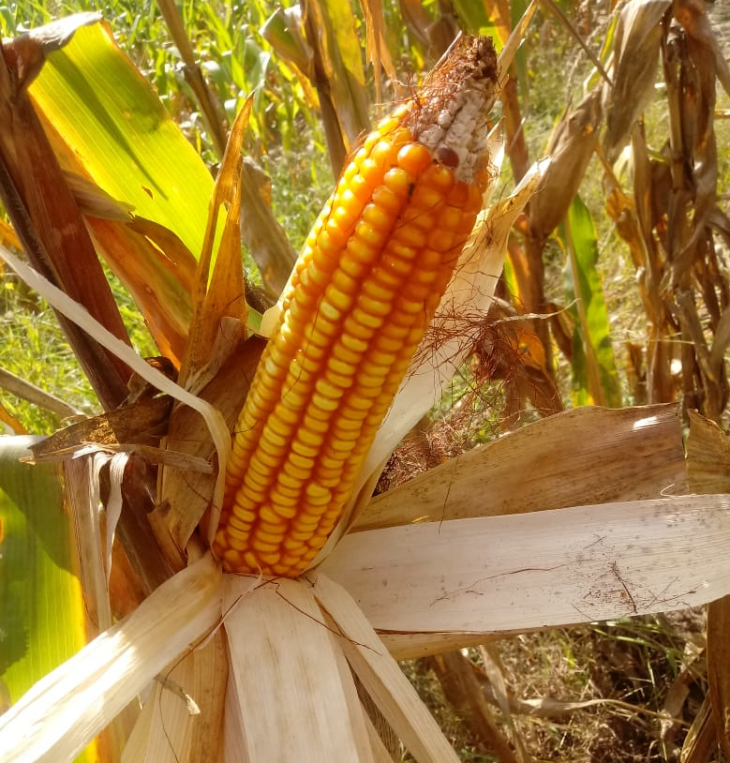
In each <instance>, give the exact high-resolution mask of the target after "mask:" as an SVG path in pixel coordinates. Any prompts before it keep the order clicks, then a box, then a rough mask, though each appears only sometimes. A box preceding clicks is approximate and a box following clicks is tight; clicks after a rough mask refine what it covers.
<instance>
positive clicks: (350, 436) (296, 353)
mask: <svg viewBox="0 0 730 763" xmlns="http://www.w3.org/2000/svg"><path fill="white" fill-rule="evenodd" d="M497 74H498V72H497V59H496V54H495V51H494V48H493V46H492V43H491V40H489V39H487V38H474V37H465V38H462V39H460V40H459V41H458V42H457V43H455V45H454V46H453V47H452V49H451V50H450V51H449V53H447V55H446V56H445V57H444V58H443V59H442V61H441V62H439V64H438V65H437V66H436V67H435V69H434V70H433V71H432V72H431V73H430V75H429V76H428V78H427V80H426V81H425V83H424V85H423V87H422V88H421V89H420V90H419V91H418V92H417V93H416V94H415V95H414V96H413V97H412V98H411V99H409V100H408V101H407V102H405V103H403V104H401V105H399V106H398V107H397V108H396V109H395V111H394V112H393V113H392V114H391V116H389V117H387V118H386V119H384V120H383V121H382V122H381V123H380V124H379V125H378V127H377V129H376V130H375V131H374V132H373V133H371V134H370V135H369V136H368V137H367V138H366V139H365V141H364V143H363V144H362V147H361V148H360V149H359V150H357V151H356V152H355V153H354V155H353V156H352V158H351V160H350V162H349V164H348V165H347V167H346V168H345V170H344V172H343V174H342V176H341V178H340V180H339V182H338V184H337V187H336V189H335V192H334V194H333V196H332V197H331V198H330V200H329V201H328V202H327V204H326V205H325V208H324V210H323V211H322V213H321V215H320V217H319V218H318V220H317V222H316V223H315V225H314V227H313V229H312V231H311V233H310V234H309V237H308V239H307V242H306V244H305V246H304V249H303V251H302V253H301V255H300V257H299V259H298V261H297V263H296V265H295V268H294V271H293V273H292V275H291V278H290V280H289V283H288V284H287V286H286V288H285V290H284V293H283V294H282V298H281V300H280V305H281V308H282V309H281V315H280V319H279V324H278V327H277V328H276V330H275V331H274V332H273V334H272V338H271V341H270V342H269V344H268V345H267V348H266V350H265V352H264V354H263V356H262V358H261V361H260V364H259V366H258V369H257V372H256V376H255V378H254V381H253V384H252V386H251V391H250V393H249V395H248V398H247V399H246V402H245V405H244V407H243V410H242V411H241V414H240V416H239V418H238V421H237V424H236V427H235V431H234V437H233V447H232V454H231V457H230V460H229V463H228V468H227V472H226V489H225V497H224V504H223V511H222V516H221V524H220V527H219V529H218V532H217V535H216V538H215V542H214V550H215V552H216V554H217V555H218V556H219V558H221V560H222V562H223V566H224V568H225V569H226V570H228V571H233V572H250V573H263V574H267V575H283V576H288V577H296V576H297V575H299V574H300V573H301V572H303V571H304V570H305V569H306V568H307V566H308V565H309V564H310V563H311V561H312V560H313V559H314V557H315V556H316V555H317V553H318V552H319V550H320V549H321V548H322V546H323V545H324V543H325V541H326V540H327V538H328V536H329V535H330V533H331V532H332V530H333V529H334V527H335V525H336V523H337V522H338V520H339V519H340V517H341V516H342V513H343V511H344V508H345V505H346V503H347V501H348V499H349V498H350V496H351V493H352V491H353V488H354V484H355V481H356V479H357V476H358V473H359V471H360V470H361V468H362V465H363V461H364V459H365V457H366V455H367V453H368V450H369V449H370V446H371V445H372V442H373V438H374V436H375V433H376V432H377V430H378V427H379V426H380V424H381V422H382V420H383V418H384V416H385V414H386V413H387V411H388V409H389V407H390V405H391V403H392V401H393V398H394V396H395V394H396V392H397V390H398V387H399V386H400V384H401V381H402V380H403V377H404V375H405V373H406V371H407V369H408V366H409V364H410V361H411V359H412V357H413V355H414V353H415V351H416V348H417V347H418V344H419V342H420V341H421V339H422V337H423V335H424V332H425V330H426V328H427V327H428V324H429V322H430V321H431V319H432V317H433V315H434V312H435V311H436V307H437V306H438V303H439V301H440V299H441V297H442V295H443V293H444V290H445V289H446V286H447V284H448V282H449V279H450V278H451V275H452V273H453V270H454V266H455V265H456V262H457V260H458V257H459V255H460V253H461V250H462V248H463V246H464V243H465V242H466V240H467V238H468V236H469V234H470V232H471V230H472V227H473V226H474V222H475V220H476V217H477V214H478V213H479V211H480V209H481V206H482V197H483V194H484V191H485V189H486V187H487V184H488V183H489V181H490V179H491V175H490V168H489V157H488V154H487V150H486V142H487V115H488V112H489V110H490V109H491V107H492V105H493V103H494V98H495V95H496V92H497Z"/></svg>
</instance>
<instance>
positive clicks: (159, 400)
mask: <svg viewBox="0 0 730 763" xmlns="http://www.w3.org/2000/svg"><path fill="white" fill-rule="evenodd" d="M171 405H172V398H171V397H168V396H167V395H160V396H157V397H142V398H141V399H139V400H137V401H136V402H134V403H130V404H129V405H123V406H121V407H119V408H116V409H115V410H113V411H109V413H103V414H101V415H100V416H94V417H92V418H90V419H85V420H84V421H80V422H78V423H76V424H71V426H68V427H66V428H65V429H61V430H59V431H58V432H56V433H55V434H52V435H51V436H50V437H48V438H46V439H45V440H43V441H42V442H39V443H38V444H36V445H32V446H31V448H30V449H31V451H32V453H33V457H32V459H28V460H29V461H31V463H42V462H44V461H58V460H59V459H62V458H65V457H68V456H70V455H71V454H73V453H74V452H76V451H77V450H79V449H80V448H83V447H84V446H86V445H88V444H89V443H95V444H97V445H110V446H117V445H122V444H131V443H134V444H140V445H154V444H157V441H158V440H159V438H160V436H161V434H163V433H164V431H163V430H164V428H165V425H166V422H167V417H168V415H169V413H170V407H171Z"/></svg>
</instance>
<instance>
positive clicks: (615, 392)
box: [566, 196, 621, 407]
mask: <svg viewBox="0 0 730 763" xmlns="http://www.w3.org/2000/svg"><path fill="white" fill-rule="evenodd" d="M567 229H568V251H569V262H570V272H569V274H568V283H567V284H566V292H567V294H566V297H567V299H566V301H567V302H569V303H570V302H573V300H575V302H574V305H573V307H572V308H571V309H572V311H573V313H574V315H575V317H576V319H577V322H576V334H575V341H574V345H573V349H574V356H573V362H574V390H575V389H576V387H577V390H578V392H579V398H578V400H577V401H576V402H580V403H583V402H589V401H590V402H594V403H596V404H599V405H608V406H613V407H618V406H620V405H621V389H620V386H619V380H618V371H617V368H616V359H615V357H614V354H613V346H612V344H611V327H610V322H609V316H608V310H607V308H606V302H605V299H604V296H603V286H602V284H601V278H600V275H599V273H598V271H597V269H596V264H597V262H598V241H597V239H596V232H595V229H594V227H593V220H592V219H591V214H590V212H589V211H588V208H587V207H586V206H585V204H583V202H582V201H581V200H580V197H578V196H576V197H575V199H574V200H573V203H572V204H571V206H570V210H569V213H568V224H567ZM571 287H572V289H571ZM571 291H572V294H571ZM578 329H579V332H580V333H578ZM579 336H580V342H581V344H580V345H579V340H578V337H579ZM581 350H582V352H583V356H584V358H585V370H584V373H585V376H583V369H581V367H580V365H579V362H580V361H579V358H580V352H581ZM576 372H577V373H576ZM576 382H578V383H577V384H576ZM581 390H584V391H587V392H588V394H589V398H588V399H581V398H582V396H583V394H584V392H581Z"/></svg>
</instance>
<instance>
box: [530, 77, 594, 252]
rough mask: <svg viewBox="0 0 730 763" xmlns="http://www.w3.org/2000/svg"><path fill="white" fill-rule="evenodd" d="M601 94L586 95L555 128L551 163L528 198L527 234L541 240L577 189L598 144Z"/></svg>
mask: <svg viewBox="0 0 730 763" xmlns="http://www.w3.org/2000/svg"><path fill="white" fill-rule="evenodd" d="M600 123H601V96H600V92H599V91H598V90H594V91H593V92H592V93H590V94H589V95H587V96H586V97H585V98H584V99H583V101H582V102H581V103H580V104H579V105H578V106H577V107H576V108H575V109H574V110H573V111H571V112H569V113H566V114H565V115H564V116H563V118H562V119H561V120H560V122H559V124H558V126H557V127H556V128H555V130H554V132H553V134H552V136H551V138H550V143H549V144H548V148H547V156H549V157H550V158H551V162H550V166H549V168H548V169H547V171H546V173H545V178H544V180H543V182H542V184H541V186H540V189H539V190H538V191H537V193H536V194H535V195H534V196H533V198H532V200H531V201H530V207H529V209H530V215H529V223H530V234H531V235H532V236H533V237H534V238H535V239H537V241H541V242H543V243H544V241H545V240H546V239H547V237H548V236H549V235H550V234H551V233H552V232H553V230H555V228H556V227H557V226H558V225H559V224H560V222H561V220H563V218H564V217H565V215H566V214H567V212H568V208H569V207H570V203H571V202H572V200H573V197H574V196H575V194H576V193H577V191H578V187H579V186H580V184H581V182H582V180H583V176H584V175H585V171H586V168H587V167H588V163H589V162H590V160H591V157H592V156H593V151H594V150H595V148H596V145H597V144H598V128H599V126H600Z"/></svg>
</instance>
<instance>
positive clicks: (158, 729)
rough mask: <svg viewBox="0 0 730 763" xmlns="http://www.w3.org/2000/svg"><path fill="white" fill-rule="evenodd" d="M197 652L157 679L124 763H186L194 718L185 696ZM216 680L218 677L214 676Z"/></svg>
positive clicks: (124, 756)
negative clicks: (194, 655)
mask: <svg viewBox="0 0 730 763" xmlns="http://www.w3.org/2000/svg"><path fill="white" fill-rule="evenodd" d="M193 673H194V668H193V653H192V652H191V653H190V654H188V655H187V656H186V657H185V658H184V659H182V660H179V661H176V663H175V664H173V665H172V666H171V667H169V668H167V669H165V671H164V672H163V673H162V674H161V675H159V676H157V678H156V680H155V682H154V683H153V684H152V687H151V690H150V692H149V696H148V698H147V701H146V702H145V705H144V708H143V709H142V713H141V715H140V717H139V719H138V721H137V724H136V725H135V727H134V729H133V730H132V734H131V735H130V739H129V741H128V742H127V745H126V746H125V748H124V754H123V755H122V763H183V762H184V761H188V760H189V757H188V756H187V754H186V751H187V750H189V749H190V740H191V736H192V725H193V722H194V718H197V717H198V716H195V715H192V714H191V711H190V708H189V707H188V704H187V703H186V701H185V697H184V696H181V695H183V693H187V692H188V691H190V689H191V688H192V683H193ZM211 678H212V679H213V680H215V677H211Z"/></svg>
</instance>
